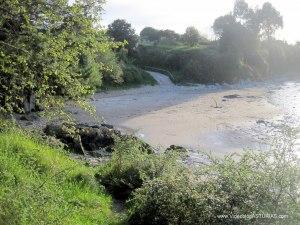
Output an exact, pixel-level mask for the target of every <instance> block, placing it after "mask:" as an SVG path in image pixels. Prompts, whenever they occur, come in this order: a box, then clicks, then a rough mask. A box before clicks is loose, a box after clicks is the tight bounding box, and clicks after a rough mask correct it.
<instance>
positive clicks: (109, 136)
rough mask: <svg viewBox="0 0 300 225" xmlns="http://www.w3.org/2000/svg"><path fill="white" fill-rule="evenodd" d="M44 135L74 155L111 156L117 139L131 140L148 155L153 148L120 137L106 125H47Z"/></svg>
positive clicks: (119, 133) (130, 137)
mask: <svg viewBox="0 0 300 225" xmlns="http://www.w3.org/2000/svg"><path fill="white" fill-rule="evenodd" d="M44 133H45V134H46V135H48V136H53V137H55V138H57V139H59V140H60V141H61V142H62V143H64V144H65V146H66V148H68V149H69V150H70V151H72V152H73V153H76V154H80V155H86V156H93V157H97V158H98V157H106V156H111V153H112V152H113V149H114V146H115V144H116V141H117V139H118V140H119V141H126V140H133V141H135V142H137V143H139V144H138V146H139V149H140V150H141V151H144V152H147V153H148V154H152V153H154V150H153V148H152V147H151V146H150V145H149V144H147V143H145V142H143V141H142V140H139V139H138V138H136V137H134V136H131V135H122V134H121V132H120V131H117V130H115V129H114V127H113V126H111V125H108V124H101V125H92V126H91V125H86V124H69V123H63V124H60V125H57V124H51V125H47V126H46V127H45V129H44Z"/></svg>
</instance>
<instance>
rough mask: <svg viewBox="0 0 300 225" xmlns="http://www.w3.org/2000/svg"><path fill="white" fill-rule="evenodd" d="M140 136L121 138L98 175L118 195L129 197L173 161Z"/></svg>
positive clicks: (120, 197)
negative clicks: (158, 152)
mask: <svg viewBox="0 0 300 225" xmlns="http://www.w3.org/2000/svg"><path fill="white" fill-rule="evenodd" d="M149 153H152V150H151V149H150V148H149V146H147V145H145V144H144V143H143V142H141V141H138V140H137V139H133V138H128V139H126V140H119V141H118V142H117V144H116V146H115V148H114V152H113V157H112V159H111V161H109V162H108V163H107V164H106V165H105V166H103V167H102V168H100V170H99V173H98V175H97V178H98V179H99V181H100V183H101V184H102V185H104V186H105V187H106V189H107V190H108V191H109V192H110V193H111V194H112V195H113V196H114V197H116V198H117V199H128V197H130V196H131V194H132V192H133V191H134V190H136V189H137V188H140V187H141V186H142V185H143V182H144V180H148V179H153V178H155V177H157V176H159V174H160V173H161V172H162V171H163V170H164V168H165V167H167V166H168V165H170V164H171V162H173V161H174V157H173V158H172V157H169V156H170V155H163V156H157V155H155V154H149Z"/></svg>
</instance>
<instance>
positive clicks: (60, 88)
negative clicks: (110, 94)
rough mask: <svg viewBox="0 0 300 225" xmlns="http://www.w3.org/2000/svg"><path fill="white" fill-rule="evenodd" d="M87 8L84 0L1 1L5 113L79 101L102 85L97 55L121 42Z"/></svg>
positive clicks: (0, 97)
mask: <svg viewBox="0 0 300 225" xmlns="http://www.w3.org/2000/svg"><path fill="white" fill-rule="evenodd" d="M99 2H101V1H99ZM86 13H87V11H86V10H85V7H84V4H82V2H81V1H77V2H76V3H75V4H73V5H71V6H70V5H68V2H67V1H35V0H23V1H11V0H4V1H1V3H0V14H1V19H0V111H1V112H8V113H10V112H13V111H17V112H30V111H31V110H33V109H35V105H36V104H37V105H40V106H42V107H43V108H47V107H51V106H55V107H56V106H61V105H62V104H63V102H64V100H65V99H69V100H70V99H71V100H75V101H80V100H81V99H82V98H81V97H82V96H85V95H87V94H90V93H92V92H93V90H94V88H95V86H97V85H101V78H102V73H103V72H104V71H105V70H106V69H107V64H106V63H103V62H101V61H99V60H98V56H99V55H102V54H106V52H109V51H111V48H113V47H116V45H115V44H114V43H113V42H111V41H110V40H109V39H108V38H107V37H106V35H105V34H104V33H103V32H102V31H100V30H97V29H95V28H94V22H96V21H95V20H94V19H93V18H91V17H90V16H87V14H86ZM81 59H82V60H81Z"/></svg>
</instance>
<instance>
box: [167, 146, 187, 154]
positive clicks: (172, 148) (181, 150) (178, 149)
mask: <svg viewBox="0 0 300 225" xmlns="http://www.w3.org/2000/svg"><path fill="white" fill-rule="evenodd" d="M171 151H172V152H177V153H188V152H189V150H187V149H186V148H184V147H182V146H177V145H171V146H170V147H169V148H167V149H166V152H171Z"/></svg>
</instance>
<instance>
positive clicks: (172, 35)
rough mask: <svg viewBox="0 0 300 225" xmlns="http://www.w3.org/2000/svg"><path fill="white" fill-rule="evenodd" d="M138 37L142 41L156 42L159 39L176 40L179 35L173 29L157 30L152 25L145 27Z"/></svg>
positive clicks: (159, 40) (158, 41)
mask: <svg viewBox="0 0 300 225" xmlns="http://www.w3.org/2000/svg"><path fill="white" fill-rule="evenodd" d="M140 37H141V40H142V41H149V42H153V43H154V44H158V43H160V42H161V41H167V42H174V41H178V40H179V38H180V35H179V34H177V33H176V32H175V31H173V30H157V29H154V28H153V27H145V28H144V29H143V30H142V31H141V33H140Z"/></svg>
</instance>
